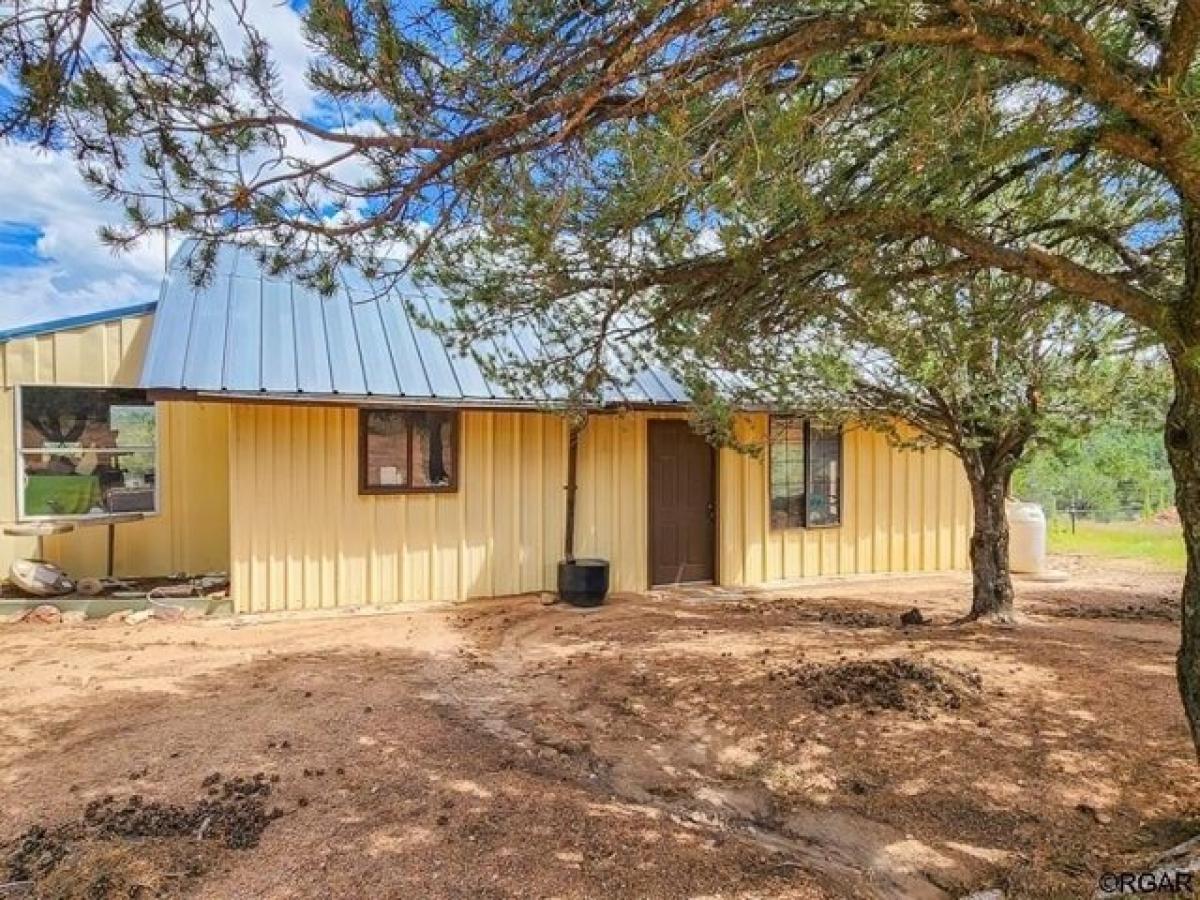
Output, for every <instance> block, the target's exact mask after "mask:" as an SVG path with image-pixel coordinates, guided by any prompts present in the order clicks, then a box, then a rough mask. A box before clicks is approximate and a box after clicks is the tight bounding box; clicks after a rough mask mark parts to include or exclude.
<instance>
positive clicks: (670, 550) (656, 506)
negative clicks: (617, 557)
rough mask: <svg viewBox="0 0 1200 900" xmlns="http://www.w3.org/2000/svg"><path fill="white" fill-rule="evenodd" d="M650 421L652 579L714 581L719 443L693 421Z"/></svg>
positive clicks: (656, 580)
mask: <svg viewBox="0 0 1200 900" xmlns="http://www.w3.org/2000/svg"><path fill="white" fill-rule="evenodd" d="M648 424H649V429H650V433H649V454H650V460H649V463H650V464H649V467H648V468H649V481H650V583H651V584H652V585H656V584H683V583H686V582H689V581H712V580H713V577H714V575H715V571H716V567H715V563H714V550H715V545H716V541H715V535H714V532H715V529H716V505H715V502H716V497H715V496H714V494H713V489H714V481H715V478H714V477H713V476H714V473H715V462H714V460H715V454H714V451H713V448H712V447H711V446H709V444H708V443H707V442H706V441H705V440H704V438H702V437H700V436H699V435H698V434H696V433H695V432H693V431H692V429H691V428H689V427H688V424H687V422H683V421H676V420H659V421H651V422H649V423H648Z"/></svg>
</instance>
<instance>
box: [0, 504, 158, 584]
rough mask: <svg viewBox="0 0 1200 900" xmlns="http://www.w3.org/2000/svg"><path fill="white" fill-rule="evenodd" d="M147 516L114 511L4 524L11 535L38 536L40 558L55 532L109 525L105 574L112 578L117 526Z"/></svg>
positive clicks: (6, 532) (65, 532)
mask: <svg viewBox="0 0 1200 900" xmlns="http://www.w3.org/2000/svg"><path fill="white" fill-rule="evenodd" d="M144 518H146V514H145V513H114V514H113V515H111V516H81V517H80V518H78V519H43V520H40V521H36V522H9V523H8V524H6V525H5V526H4V533H5V534H7V535H9V536H10V537H35V538H37V555H38V559H45V550H44V548H43V543H42V539H43V538H45V537H47V536H49V535H55V534H67V533H68V532H71V531H74V530H75V529H76V528H88V527H91V526H93V525H107V526H108V548H107V550H108V553H107V563H108V569H107V571H106V572H105V574H106V575H107V576H108V577H109V578H111V577H112V574H113V556H114V551H115V548H116V544H117V526H118V525H124V524H125V523H127V522H140V521H142V519H144Z"/></svg>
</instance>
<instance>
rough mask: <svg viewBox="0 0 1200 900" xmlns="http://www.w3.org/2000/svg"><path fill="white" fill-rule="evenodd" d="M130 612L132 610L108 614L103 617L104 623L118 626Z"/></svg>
mask: <svg viewBox="0 0 1200 900" xmlns="http://www.w3.org/2000/svg"><path fill="white" fill-rule="evenodd" d="M131 612H132V610H128V609H118V610H117V611H116V612H114V613H109V614H108V615H107V616H105V617H104V621H105V622H112V623H113V624H114V625H119V624H120V623H122V622H124V621H126V620H127V619H128V618H129V616H130V613H131Z"/></svg>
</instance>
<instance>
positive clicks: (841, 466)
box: [766, 413, 846, 531]
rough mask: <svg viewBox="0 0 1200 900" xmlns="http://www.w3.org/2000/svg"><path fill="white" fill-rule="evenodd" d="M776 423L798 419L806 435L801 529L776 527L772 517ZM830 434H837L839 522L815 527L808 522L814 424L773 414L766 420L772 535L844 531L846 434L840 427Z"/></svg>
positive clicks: (825, 523) (768, 497)
mask: <svg viewBox="0 0 1200 900" xmlns="http://www.w3.org/2000/svg"><path fill="white" fill-rule="evenodd" d="M776 419H793V420H795V419H799V420H800V421H801V422H802V423H803V425H804V428H803V431H804V438H803V444H804V511H803V515H802V518H803V521H802V522H801V523H800V524H799V525H776V524H775V521H774V517H773V516H772V515H771V472H772V468H773V467H772V466H771V458H772V454H773V453H774V452H775V441H773V440H772V437H771V436H772V434H773V431H774V429H773V428H772V425H773V423H774V421H775V420H776ZM827 430H836V431H837V436H838V472H837V498H838V503H837V512H838V514H837V521H836V522H824V523H821V524H816V525H814V524H812V523H811V522H809V518H808V508H809V490H810V487H811V484H812V421H811V420H809V419H806V418H804V417H803V416H788V415H775V414H774V413H772V414H770V415H769V416H768V417H767V478H766V482H767V526H768V528H769V530H771V531H796V530H797V529H805V530H808V529H812V530H820V529H827V528H841V527H842V521H843V518H842V504H843V498H844V496H845V479H846V434H845V429H844V428H843V427H842V426H841V425H840V424H838V425H836V426H832V427H831V428H829V429H827Z"/></svg>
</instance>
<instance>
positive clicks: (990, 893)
mask: <svg viewBox="0 0 1200 900" xmlns="http://www.w3.org/2000/svg"><path fill="white" fill-rule="evenodd" d="M962 900H1004V891H1002V890H1000V888H989V889H988V890H986V891H976V892H975V893H973V894H967V895H966V896H964V897H963V898H962Z"/></svg>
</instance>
